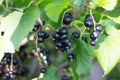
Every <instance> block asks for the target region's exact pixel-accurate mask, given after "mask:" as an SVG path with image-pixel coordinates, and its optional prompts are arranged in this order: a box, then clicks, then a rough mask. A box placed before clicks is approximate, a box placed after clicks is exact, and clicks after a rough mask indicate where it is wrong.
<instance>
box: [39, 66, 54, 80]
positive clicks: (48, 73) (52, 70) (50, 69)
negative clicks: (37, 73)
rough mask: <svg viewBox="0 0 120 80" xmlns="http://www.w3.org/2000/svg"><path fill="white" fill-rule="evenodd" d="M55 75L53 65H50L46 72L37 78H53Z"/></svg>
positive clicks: (48, 79)
mask: <svg viewBox="0 0 120 80" xmlns="http://www.w3.org/2000/svg"><path fill="white" fill-rule="evenodd" d="M55 76H56V71H55V67H54V66H51V67H50V68H49V69H48V71H47V73H46V74H45V76H44V77H43V78H41V79H39V80H55Z"/></svg>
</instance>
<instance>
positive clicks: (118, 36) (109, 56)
mask: <svg viewBox="0 0 120 80" xmlns="http://www.w3.org/2000/svg"><path fill="white" fill-rule="evenodd" d="M112 30H113V28H111V31H110V30H109V31H110V33H108V34H109V36H108V37H107V38H106V39H105V40H104V41H103V42H102V43H101V44H100V47H99V48H98V50H97V53H98V54H97V59H98V61H99V63H100V65H101V67H102V68H103V70H104V75H107V74H108V73H109V72H110V71H111V70H112V69H113V68H114V67H115V65H116V64H117V62H118V61H119V59H120V49H119V48H120V32H119V31H116V30H115V29H114V31H115V33H113V32H112Z"/></svg>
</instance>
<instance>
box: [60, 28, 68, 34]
mask: <svg viewBox="0 0 120 80" xmlns="http://www.w3.org/2000/svg"><path fill="white" fill-rule="evenodd" d="M59 33H60V35H67V33H68V31H67V28H66V27H62V28H60V29H59Z"/></svg>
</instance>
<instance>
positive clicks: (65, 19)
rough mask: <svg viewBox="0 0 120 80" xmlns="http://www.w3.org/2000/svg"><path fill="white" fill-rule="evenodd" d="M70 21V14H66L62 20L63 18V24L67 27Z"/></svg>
mask: <svg viewBox="0 0 120 80" xmlns="http://www.w3.org/2000/svg"><path fill="white" fill-rule="evenodd" d="M71 21H72V15H71V13H69V12H67V13H66V14H65V15H64V18H63V23H64V24H66V25H68V24H70V23H71Z"/></svg>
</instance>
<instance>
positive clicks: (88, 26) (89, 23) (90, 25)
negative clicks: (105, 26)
mask: <svg viewBox="0 0 120 80" xmlns="http://www.w3.org/2000/svg"><path fill="white" fill-rule="evenodd" d="M84 24H85V27H87V28H91V27H92V26H93V25H94V24H93V21H92V20H85V22H84Z"/></svg>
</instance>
